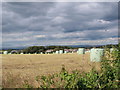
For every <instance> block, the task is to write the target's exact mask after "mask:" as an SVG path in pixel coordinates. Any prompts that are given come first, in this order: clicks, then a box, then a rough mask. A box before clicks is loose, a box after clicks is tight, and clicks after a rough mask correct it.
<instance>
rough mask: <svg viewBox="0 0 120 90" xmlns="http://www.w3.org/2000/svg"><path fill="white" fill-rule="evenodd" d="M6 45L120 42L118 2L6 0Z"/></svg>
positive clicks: (3, 10) (4, 13)
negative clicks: (28, 0)
mask: <svg viewBox="0 0 120 90" xmlns="http://www.w3.org/2000/svg"><path fill="white" fill-rule="evenodd" d="M2 19H3V22H2V34H3V35H2V36H3V47H20V46H21V47H22V46H32V45H89V44H90V45H92V44H97V45H100V44H115V43H118V40H117V37H118V3H117V2H98V3H95V2H72V3H71V2H3V3H2Z"/></svg>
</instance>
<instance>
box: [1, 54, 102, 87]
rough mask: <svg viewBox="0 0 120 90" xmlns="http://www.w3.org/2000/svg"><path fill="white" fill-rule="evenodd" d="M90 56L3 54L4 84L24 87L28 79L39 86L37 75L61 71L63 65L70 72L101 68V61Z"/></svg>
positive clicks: (35, 85)
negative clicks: (93, 60)
mask: <svg viewBox="0 0 120 90" xmlns="http://www.w3.org/2000/svg"><path fill="white" fill-rule="evenodd" d="M89 57H90V54H89V53H86V54H84V55H78V54H77V53H71V54H22V55H20V54H19V55H17V54H16V55H15V54H13V55H12V54H10V55H2V85H3V87H5V88H15V87H16V88H18V87H23V84H24V83H25V81H26V80H27V81H28V82H29V84H32V85H33V86H34V87H38V86H39V84H38V83H37V82H36V81H35V77H36V76H38V75H48V74H53V73H57V72H60V70H61V67H62V65H65V67H66V70H68V71H69V72H71V71H72V70H76V69H77V70H79V71H80V72H82V71H85V72H88V71H90V69H91V68H92V67H93V66H94V67H95V68H96V69H98V70H99V69H100V63H93V62H90V60H89Z"/></svg>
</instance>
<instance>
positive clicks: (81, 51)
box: [77, 48, 85, 54]
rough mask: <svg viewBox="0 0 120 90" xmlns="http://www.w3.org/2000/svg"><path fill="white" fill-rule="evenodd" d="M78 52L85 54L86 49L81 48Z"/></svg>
mask: <svg viewBox="0 0 120 90" xmlns="http://www.w3.org/2000/svg"><path fill="white" fill-rule="evenodd" d="M77 53H78V54H85V49H84V48H79V49H78V51H77Z"/></svg>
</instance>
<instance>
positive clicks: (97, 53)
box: [90, 48, 104, 62]
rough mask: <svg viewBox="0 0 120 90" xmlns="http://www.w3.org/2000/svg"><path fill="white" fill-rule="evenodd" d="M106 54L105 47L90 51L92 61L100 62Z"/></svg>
mask: <svg viewBox="0 0 120 90" xmlns="http://www.w3.org/2000/svg"><path fill="white" fill-rule="evenodd" d="M103 55H104V49H101V48H99V49H94V48H93V49H91V51H90V61H92V62H100V61H101V60H102V56H103Z"/></svg>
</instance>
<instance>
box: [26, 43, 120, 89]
mask: <svg viewBox="0 0 120 90" xmlns="http://www.w3.org/2000/svg"><path fill="white" fill-rule="evenodd" d="M117 48H118V50H120V44H119V47H117ZM106 50H107V51H108V52H110V50H109V49H108V48H106ZM112 57H113V58H114V59H113V60H108V59H107V58H106V57H103V60H102V61H101V71H97V70H95V69H94V68H93V69H92V70H91V71H90V72H87V73H86V72H82V73H81V72H79V71H78V70H75V71H73V72H72V73H68V72H67V71H66V69H65V66H64V65H63V66H62V70H61V72H60V73H58V74H52V75H48V76H42V77H40V76H37V77H36V78H35V79H36V81H37V82H38V83H39V84H40V86H39V88H96V89H99V88H120V86H119V85H120V77H119V76H118V73H119V71H118V70H120V65H119V64H120V51H117V50H114V51H113V52H112ZM27 86H29V85H27ZM29 87H30V86H29ZM29 87H28V88H29Z"/></svg>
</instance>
